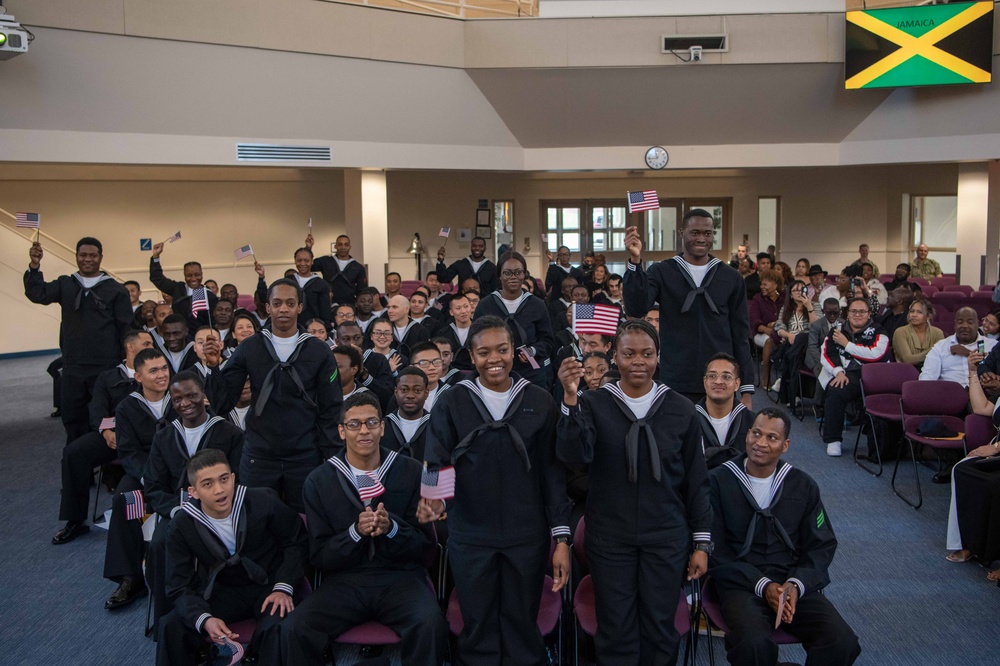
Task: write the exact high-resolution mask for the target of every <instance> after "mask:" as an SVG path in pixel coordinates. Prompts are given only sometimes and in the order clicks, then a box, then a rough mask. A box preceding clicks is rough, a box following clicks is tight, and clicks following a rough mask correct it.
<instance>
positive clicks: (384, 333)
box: [372, 331, 392, 338]
mask: <svg viewBox="0 0 1000 666" xmlns="http://www.w3.org/2000/svg"><path fill="white" fill-rule="evenodd" d="M390 335H392V331H372V337H373V338H384V337H387V336H390Z"/></svg>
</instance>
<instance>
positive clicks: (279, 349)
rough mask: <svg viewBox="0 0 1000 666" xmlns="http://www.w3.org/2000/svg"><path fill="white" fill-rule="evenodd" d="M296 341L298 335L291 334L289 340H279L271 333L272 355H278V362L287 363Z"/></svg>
mask: <svg viewBox="0 0 1000 666" xmlns="http://www.w3.org/2000/svg"><path fill="white" fill-rule="evenodd" d="M298 340H299V335H298V333H294V334H292V337H290V338H279V337H278V336H277V334H276V333H274V331H272V332H271V344H273V345H274V353H275V354H277V355H278V360H279V361H281V362H282V363H285V362H286V361H288V357H289V356H291V355H292V352H294V351H295V347H296V343H297V342H298Z"/></svg>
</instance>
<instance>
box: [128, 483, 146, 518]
mask: <svg viewBox="0 0 1000 666" xmlns="http://www.w3.org/2000/svg"><path fill="white" fill-rule="evenodd" d="M145 517H146V498H144V497H143V496H142V491H141V490H133V491H132V492H130V493H125V520H142V519H143V518H145Z"/></svg>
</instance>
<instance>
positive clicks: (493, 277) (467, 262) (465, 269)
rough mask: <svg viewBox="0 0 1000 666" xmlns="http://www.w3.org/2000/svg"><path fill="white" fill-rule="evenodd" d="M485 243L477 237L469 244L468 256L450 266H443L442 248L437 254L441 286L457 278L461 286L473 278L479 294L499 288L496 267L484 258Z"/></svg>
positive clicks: (443, 250) (443, 252)
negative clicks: (477, 285)
mask: <svg viewBox="0 0 1000 666" xmlns="http://www.w3.org/2000/svg"><path fill="white" fill-rule="evenodd" d="M485 255H486V241H485V240H484V239H482V238H480V237H479V236H476V237H475V238H473V239H472V242H471V243H469V256H468V257H462V258H461V259H459V260H458V261H456V262H454V263H452V265H451V266H445V265H444V259H445V249H444V248H443V247H442V248H441V249H440V250H438V253H437V260H438V263H437V276H438V280H440V281H441V283H442V284H445V283H449V282H451V281H452V280H454V279H455V277H456V276H457V277H458V284H459V285H461V284H462V283H463V282H465V281H466V280H468V279H469V278H475V279H476V280H478V281H479V284H480V293H484V294H488V293H491V292H493V291H496V290H497V289H499V288H500V281H499V279H498V278H497V265H496V264H494V263H493V262H492V261H490V260H489V259H487V258H486V256H485Z"/></svg>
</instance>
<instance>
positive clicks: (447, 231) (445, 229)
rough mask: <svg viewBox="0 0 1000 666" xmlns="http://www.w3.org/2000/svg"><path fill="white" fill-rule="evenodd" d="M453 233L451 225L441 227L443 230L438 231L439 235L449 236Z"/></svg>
mask: <svg viewBox="0 0 1000 666" xmlns="http://www.w3.org/2000/svg"><path fill="white" fill-rule="evenodd" d="M450 235H451V227H441V231H439V232H438V236H444V237H445V238H447V237H448V236H450Z"/></svg>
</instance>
